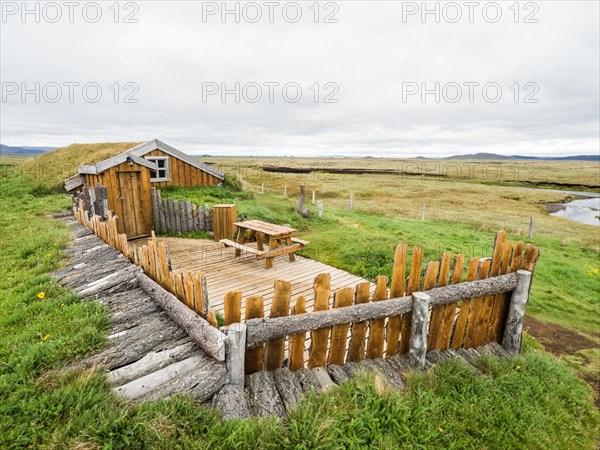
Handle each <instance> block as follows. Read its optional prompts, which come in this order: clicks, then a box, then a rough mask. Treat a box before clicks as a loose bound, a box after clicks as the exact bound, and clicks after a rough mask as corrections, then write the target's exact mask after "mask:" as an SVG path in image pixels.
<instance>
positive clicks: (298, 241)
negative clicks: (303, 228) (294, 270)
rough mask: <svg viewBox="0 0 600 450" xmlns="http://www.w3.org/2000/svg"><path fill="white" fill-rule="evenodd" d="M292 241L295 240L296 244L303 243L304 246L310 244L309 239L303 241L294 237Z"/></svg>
mask: <svg viewBox="0 0 600 450" xmlns="http://www.w3.org/2000/svg"><path fill="white" fill-rule="evenodd" d="M292 242H295V243H296V244H302V246H305V245H308V244H310V242H308V241H303V240H302V239H298V238H295V237H293V238H292Z"/></svg>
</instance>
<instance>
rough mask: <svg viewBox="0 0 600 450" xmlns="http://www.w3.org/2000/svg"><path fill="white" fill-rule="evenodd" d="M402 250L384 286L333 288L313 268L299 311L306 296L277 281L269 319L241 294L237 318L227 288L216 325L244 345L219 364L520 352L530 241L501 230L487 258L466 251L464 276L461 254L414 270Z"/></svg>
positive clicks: (416, 359) (312, 363) (249, 368)
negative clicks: (492, 347)
mask: <svg viewBox="0 0 600 450" xmlns="http://www.w3.org/2000/svg"><path fill="white" fill-rule="evenodd" d="M407 253H408V252H407V247H406V245H404V244H400V245H398V246H397V247H396V252H395V255H394V266H393V270H392V279H391V282H390V283H389V285H390V288H389V289H388V278H387V277H386V276H379V277H377V282H376V285H375V286H372V285H371V284H370V283H368V282H364V283H359V284H358V285H357V286H355V287H344V288H340V289H338V290H337V291H335V292H333V295H332V292H331V289H330V277H329V274H320V275H318V276H317V277H316V279H315V282H314V285H313V288H314V302H313V308H312V309H313V311H311V312H308V313H307V312H306V303H307V300H306V298H305V296H304V295H300V296H298V297H297V298H296V300H295V304H294V306H293V307H292V308H291V309H290V303H292V287H291V284H290V283H288V282H285V281H276V282H275V285H274V298H273V304H272V307H271V312H270V315H269V317H263V316H264V306H263V298H262V297H261V296H253V297H248V298H247V299H246V308H245V322H242V317H241V316H242V314H241V313H242V300H243V299H242V292H240V291H234V292H229V293H228V294H227V295H226V296H225V299H224V306H225V325H226V329H225V330H224V331H225V332H226V333H228V335H229V339H230V341H232V342H233V341H235V342H237V343H238V344H237V347H239V346H240V345H241V344H240V343H241V342H244V343H245V349H246V351H245V352H244V353H240V351H239V348H238V350H237V351H232V352H231V353H230V355H229V362H228V364H229V365H230V366H231V367H232V370H234V372H235V373H237V374H244V373H246V374H249V373H253V372H256V371H260V370H276V369H278V368H280V367H282V366H283V365H287V366H288V367H289V368H290V369H292V370H297V369H300V368H303V367H305V365H306V366H308V368H315V367H321V366H325V365H331V364H344V363H345V362H349V361H360V360H363V359H377V358H382V357H386V358H389V357H393V356H395V355H398V354H399V355H401V356H407V357H408V358H409V361H410V363H411V364H412V365H413V366H414V367H419V368H421V367H424V365H425V356H426V353H427V351H429V350H440V351H443V350H446V349H449V348H452V349H455V350H457V349H459V348H471V347H477V346H480V345H483V344H486V343H489V342H497V343H501V344H502V345H503V346H504V348H505V349H506V350H507V351H509V352H510V353H511V354H516V353H518V352H519V351H520V346H521V332H522V326H523V325H522V324H523V316H524V313H525V305H526V304H527V300H528V296H529V286H530V283H531V276H532V272H533V271H534V268H535V265H536V262H537V259H538V257H539V254H540V251H539V249H538V248H537V247H535V246H533V245H531V244H527V245H525V244H524V243H523V242H516V243H514V242H509V241H507V239H506V233H505V232H504V231H500V232H499V233H498V234H497V236H496V241H495V244H494V250H493V254H492V257H491V258H481V259H479V258H473V259H472V260H471V261H470V262H469V265H468V269H467V271H466V272H467V273H466V280H465V281H463V275H464V274H463V262H464V257H463V256H462V255H457V256H456V257H455V258H454V264H451V258H450V256H449V255H448V254H443V255H442V257H441V260H440V261H432V262H429V263H428V264H426V267H425V270H424V273H423V276H421V265H422V255H423V251H422V249H420V248H419V247H415V248H414V249H413V252H412V257H411V258H410V264H409V263H408V260H409V255H407ZM408 268H409V273H408V276H406V275H407V274H406V269H408ZM451 269H452V270H451ZM331 297H333V309H329V308H330V299H331ZM389 297H391V298H389ZM290 313H291V315H290ZM286 341H287V342H288V344H287V346H286ZM240 355H241V356H240ZM244 368H245V370H242V369H244ZM240 376H241V375H240ZM238 381H239V380H238Z"/></svg>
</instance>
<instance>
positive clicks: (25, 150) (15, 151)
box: [0, 144, 56, 156]
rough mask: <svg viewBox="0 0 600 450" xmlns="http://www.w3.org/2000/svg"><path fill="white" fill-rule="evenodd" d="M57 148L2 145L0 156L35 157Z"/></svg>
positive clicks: (0, 145)
mask: <svg viewBox="0 0 600 450" xmlns="http://www.w3.org/2000/svg"><path fill="white" fill-rule="evenodd" d="M55 149H56V147H28V146H25V145H23V146H21V147H11V146H8V145H4V144H0V155H4V156H7V155H10V156H35V155H41V154H43V153H46V152H49V151H50V150H55Z"/></svg>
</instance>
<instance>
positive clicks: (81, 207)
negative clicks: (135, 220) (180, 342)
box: [73, 186, 227, 361]
mask: <svg viewBox="0 0 600 450" xmlns="http://www.w3.org/2000/svg"><path fill="white" fill-rule="evenodd" d="M103 189H104V188H103V187H102V186H96V188H95V189H91V188H90V189H88V188H87V186H85V187H84V190H83V191H82V192H81V193H79V194H77V195H75V196H73V214H74V216H75V219H77V221H79V222H80V223H81V224H82V225H84V226H85V227H87V228H89V229H90V230H92V231H93V232H94V234H96V235H97V236H98V237H99V238H100V239H102V240H103V241H105V242H106V243H107V244H108V245H110V246H111V247H113V248H115V249H117V250H119V251H120V252H121V253H122V254H123V255H125V256H126V257H127V258H129V260H130V261H131V262H132V263H134V264H136V265H137V266H140V267H141V269H142V271H143V273H144V274H145V275H142V274H140V276H139V277H138V281H139V283H140V286H141V287H142V289H144V290H145V291H146V292H148V293H152V294H153V298H154V299H155V300H156V301H157V302H158V303H159V304H160V305H161V306H162V307H163V309H164V310H165V311H166V312H167V314H168V315H169V316H170V317H171V318H172V319H173V320H174V321H175V322H176V323H177V324H178V325H179V326H180V327H181V328H183V329H184V330H185V331H186V332H187V333H188V335H189V336H190V337H191V339H192V340H193V341H194V342H195V343H196V344H198V346H200V348H202V349H203V350H204V351H205V352H206V353H207V354H208V355H210V356H212V357H214V358H216V359H218V360H221V361H223V360H224V359H225V346H226V344H227V336H226V335H224V334H223V333H222V332H221V331H219V329H218V328H217V319H216V316H215V313H214V312H213V310H212V309H211V308H210V307H209V304H208V292H207V289H206V279H205V277H204V274H203V273H202V272H189V271H174V270H172V267H171V260H170V258H169V254H168V247H167V244H166V243H164V242H158V240H157V239H156V236H155V235H154V232H152V236H151V237H150V239H148V241H147V242H146V243H145V244H143V245H135V244H134V245H130V244H129V243H128V242H127V235H126V234H125V233H119V232H118V227H117V220H118V218H117V216H115V215H113V212H112V211H110V210H107V211H106V219H105V220H103V218H102V216H100V215H98V214H96V212H98V207H94V206H90V205H93V204H94V203H95V202H94V201H91V197H92V195H91V194H90V193H91V192H94V191H96V192H100V193H101V192H103V191H102V190H103ZM90 212H91V213H92V215H91V216H90Z"/></svg>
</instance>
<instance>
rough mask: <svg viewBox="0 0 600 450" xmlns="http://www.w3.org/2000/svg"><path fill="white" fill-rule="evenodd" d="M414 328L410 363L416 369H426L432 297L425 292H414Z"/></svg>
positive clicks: (412, 328)
mask: <svg viewBox="0 0 600 450" xmlns="http://www.w3.org/2000/svg"><path fill="white" fill-rule="evenodd" d="M412 298H413V307H412V326H411V335H410V349H409V351H408V362H409V363H410V365H411V366H412V367H413V368H414V369H419V370H423V369H425V355H426V353H427V319H428V317H429V301H430V300H431V297H430V296H429V294H426V293H425V292H413V294H412Z"/></svg>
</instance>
